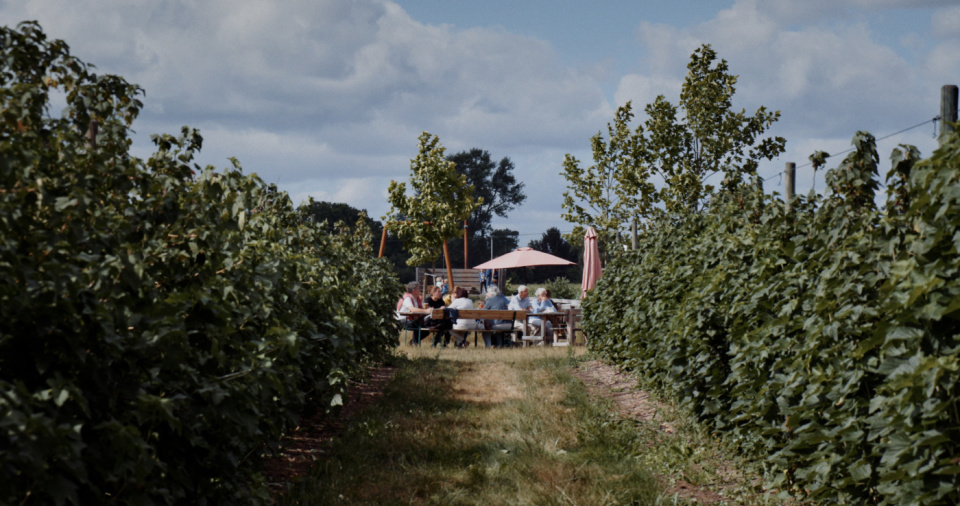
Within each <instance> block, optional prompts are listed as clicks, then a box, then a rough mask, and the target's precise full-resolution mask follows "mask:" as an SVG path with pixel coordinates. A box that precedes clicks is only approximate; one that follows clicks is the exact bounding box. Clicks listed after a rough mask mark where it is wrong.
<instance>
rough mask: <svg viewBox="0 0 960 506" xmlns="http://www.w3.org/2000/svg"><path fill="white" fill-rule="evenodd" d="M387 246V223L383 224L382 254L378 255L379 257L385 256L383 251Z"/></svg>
mask: <svg viewBox="0 0 960 506" xmlns="http://www.w3.org/2000/svg"><path fill="white" fill-rule="evenodd" d="M386 247H387V224H386V223H384V224H383V235H382V236H380V254H379V255H377V258H383V251H384V250H385V249H386Z"/></svg>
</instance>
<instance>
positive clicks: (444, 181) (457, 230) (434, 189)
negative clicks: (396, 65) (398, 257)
mask: <svg viewBox="0 0 960 506" xmlns="http://www.w3.org/2000/svg"><path fill="white" fill-rule="evenodd" d="M419 140H420V143H419V153H418V154H417V156H416V157H415V158H413V159H412V160H410V186H411V190H412V194H408V193H407V184H406V183H398V182H396V181H390V188H389V194H390V195H389V201H390V212H389V213H388V215H387V216H386V217H385V218H384V220H385V221H388V222H389V223H388V226H389V227H391V228H392V229H393V230H395V231H396V233H397V236H399V237H400V238H401V239H403V242H404V245H405V246H406V249H407V251H408V252H409V253H410V257H409V258H408V259H407V264H408V265H411V266H415V265H423V264H426V263H428V262H431V261H433V260H435V259H436V258H437V254H438V252H439V250H440V248H441V247H443V245H444V243H445V242H446V241H448V240H450V239H453V238H455V237H461V236H462V235H463V221H464V220H466V219H467V218H468V217H469V216H470V213H471V212H473V210H474V209H476V208H477V206H479V205H481V204H482V203H483V201H482V199H477V198H476V197H474V187H473V186H472V185H470V184H468V183H467V178H466V176H464V175H461V174H458V173H457V171H456V166H455V165H454V163H453V162H450V161H447V160H446V159H445V158H444V156H443V153H444V147H443V146H442V145H440V140H439V139H438V138H437V136H436V135H430V134H429V133H427V132H423V133H422V134H420V139H419ZM449 267H450V266H449V264H448V269H449Z"/></svg>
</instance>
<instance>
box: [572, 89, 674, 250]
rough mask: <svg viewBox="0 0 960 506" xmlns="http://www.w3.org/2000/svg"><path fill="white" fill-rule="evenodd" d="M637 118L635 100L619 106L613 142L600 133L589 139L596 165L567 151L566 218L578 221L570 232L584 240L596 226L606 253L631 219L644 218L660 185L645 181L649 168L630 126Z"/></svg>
mask: <svg viewBox="0 0 960 506" xmlns="http://www.w3.org/2000/svg"><path fill="white" fill-rule="evenodd" d="M632 118H633V109H632V106H631V105H630V102H627V103H626V105H624V106H622V107H619V108H618V109H617V113H616V116H615V117H614V121H613V124H612V125H611V124H610V123H607V133H608V139H609V140H608V141H606V142H605V141H604V138H603V134H602V133H600V132H597V134H596V135H594V136H593V137H592V138H591V139H590V144H591V147H592V149H593V160H594V162H595V163H594V164H593V165H591V166H589V167H586V168H583V167H581V166H580V160H577V158H576V157H574V156H573V155H570V154H567V155H565V156H564V160H563V174H564V177H566V179H567V191H565V192H563V203H562V204H561V205H562V208H563V209H564V211H565V212H564V213H563V215H562V216H563V219H564V220H566V221H568V222H570V223H574V224H575V226H574V228H573V231H572V232H571V233H570V235H569V236H568V237H569V239H570V241H571V242H574V243H577V244H579V242H580V241H581V238H582V237H583V236H584V233H585V231H586V230H585V227H589V226H592V227H593V228H594V229H595V230H596V231H597V235H598V237H599V241H598V244H599V246H600V250H601V252H602V253H605V252H606V251H607V250H608V249H610V248H611V246H612V245H613V244H615V243H616V241H617V234H618V233H619V232H620V231H621V230H623V229H624V228H625V226H626V224H627V223H629V222H630V220H631V219H633V218H635V217H637V216H638V215H639V216H645V213H647V212H648V211H647V210H648V209H650V208H651V207H652V204H653V202H654V201H655V199H656V188H655V187H654V186H653V184H652V183H649V182H647V181H646V178H645V177H643V175H642V173H643V172H644V171H645V170H646V169H645V167H644V166H642V165H640V164H639V163H638V159H637V147H636V145H637V136H638V135H639V130H638V131H637V132H634V133H631V132H630V129H629V126H628V124H629V123H630V120H631V119H632Z"/></svg>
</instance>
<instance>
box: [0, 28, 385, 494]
mask: <svg viewBox="0 0 960 506" xmlns="http://www.w3.org/2000/svg"><path fill="white" fill-rule="evenodd" d="M0 40H2V45H0V50H2V54H3V60H2V63H0V101H2V113H0V238H2V241H0V483H4V486H3V487H2V488H0V503H4V504H21V503H24V502H27V503H30V502H31V501H32V502H34V503H40V504H47V503H55V504H61V503H65V502H70V503H75V504H100V503H105V502H110V501H116V502H120V503H141V504H173V503H183V502H195V503H200V504H203V503H230V504H234V503H237V504H241V503H267V502H269V496H268V494H267V492H266V488H265V486H264V484H263V483H262V479H260V478H259V477H258V475H257V469H258V465H257V462H256V460H257V456H258V455H259V454H260V453H261V452H262V451H264V450H265V449H268V448H269V446H271V445H276V443H277V441H278V440H279V438H280V436H281V435H282V433H283V432H284V431H285V430H288V429H290V428H291V427H293V426H295V424H296V421H297V418H298V415H299V414H300V413H301V412H302V411H303V410H304V408H305V406H306V405H307V404H308V403H317V402H319V403H322V404H323V405H328V406H329V405H337V404H338V403H339V399H340V397H339V396H340V395H341V393H342V392H343V389H344V387H345V380H346V378H347V377H348V376H349V375H350V374H352V373H353V372H355V371H356V370H357V369H358V368H359V367H361V366H362V364H363V363H364V362H365V361H368V360H372V359H376V358H377V357H378V356H382V355H383V354H384V353H385V352H386V351H387V350H388V349H389V347H390V346H391V344H392V343H393V341H394V340H395V336H396V327H395V323H394V322H393V321H392V319H390V318H389V315H390V314H391V310H392V309H393V304H394V303H395V297H396V294H397V293H399V283H398V282H397V280H396V279H395V278H394V277H393V276H392V274H390V268H389V266H388V265H387V264H385V263H384V262H383V261H379V260H376V259H373V258H369V257H368V256H367V255H357V254H356V252H357V251H367V249H363V248H364V246H363V243H364V242H367V243H369V241H370V239H371V238H370V237H369V233H365V231H363V230H358V231H357V232H356V233H348V232H346V231H344V233H341V234H334V235H328V234H325V233H323V232H321V231H319V230H318V229H316V228H314V227H312V226H310V225H306V224H301V220H300V218H299V215H298V212H297V211H296V210H294V209H293V207H292V205H291V203H290V200H289V198H288V197H287V195H286V194H284V193H281V192H278V191H277V190H276V188H275V187H273V186H268V185H265V184H264V183H263V182H262V181H261V180H260V179H259V178H257V177H256V176H247V175H244V174H243V173H242V171H241V170H240V167H239V164H238V163H236V162H234V165H235V167H234V168H232V169H229V170H225V171H222V172H220V173H218V172H214V171H213V170H212V168H209V167H208V168H200V167H198V166H196V165H191V160H192V159H193V156H194V154H195V153H196V152H197V151H198V150H199V149H200V147H201V144H202V139H201V137H200V135H199V134H198V133H197V132H196V131H193V130H191V129H189V128H186V127H185V128H184V129H183V131H182V133H181V135H180V136H179V137H172V136H169V135H161V136H155V137H154V142H155V143H156V145H157V152H156V153H155V154H153V155H152V156H151V157H150V158H149V159H148V160H140V159H137V158H133V157H131V156H130V155H129V153H128V151H127V149H128V146H129V143H130V141H129V138H128V137H127V131H128V128H129V127H130V125H131V124H132V121H133V120H134V118H135V117H136V115H137V113H138V111H139V108H140V107H141V103H140V101H139V100H138V99H137V97H138V96H139V95H140V94H141V90H140V89H139V88H138V87H136V86H134V85H130V84H128V83H126V82H125V81H123V80H122V79H121V78H119V77H115V76H97V75H95V74H93V73H91V72H90V70H89V69H88V67H87V65H86V64H84V63H82V62H80V61H78V60H76V59H75V58H73V57H72V56H70V55H69V50H68V48H67V46H66V44H64V43H63V42H62V41H48V40H47V39H46V37H45V36H44V34H43V33H42V31H41V30H40V28H39V27H38V26H37V25H36V24H34V23H23V24H21V25H19V26H18V27H17V28H16V29H10V28H2V29H0ZM54 88H56V89H58V90H60V92H62V93H65V95H66V100H67V103H68V107H67V109H66V110H65V112H64V116H63V117H61V118H51V117H49V115H48V113H47V111H48V109H49V106H50V94H51V92H52V90H53V89H54ZM91 120H95V121H97V123H98V124H99V127H100V135H99V136H98V137H97V143H96V147H95V148H93V147H92V146H88V145H87V144H86V141H85V138H84V135H83V134H84V133H85V131H86V129H87V125H89V124H90V122H91ZM361 299H362V300H363V301H364V303H363V304H357V303H356V302H357V300H361Z"/></svg>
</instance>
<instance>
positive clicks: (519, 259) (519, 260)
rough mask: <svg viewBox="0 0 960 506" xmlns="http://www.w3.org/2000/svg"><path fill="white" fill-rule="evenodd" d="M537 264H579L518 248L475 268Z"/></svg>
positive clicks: (501, 267) (529, 249)
mask: <svg viewBox="0 0 960 506" xmlns="http://www.w3.org/2000/svg"><path fill="white" fill-rule="evenodd" d="M537 265H577V264H576V262H571V261H569V260H564V259H562V258H560V257H557V256H553V255H551V254H549V253H544V252H542V251H537V250H535V249H533V248H517V249H515V250H513V251H511V252H510V253H507V254H506V255H501V256H498V257H497V258H494V259H493V260H490V261H487V262H484V263H482V264H480V265H478V266H476V267H474V269H478V270H482V269H511V268H514V267H533V266H537Z"/></svg>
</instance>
